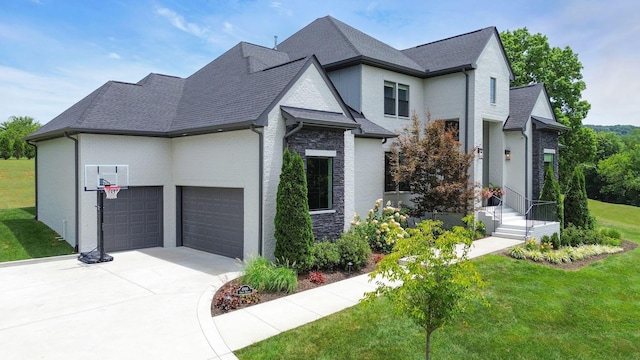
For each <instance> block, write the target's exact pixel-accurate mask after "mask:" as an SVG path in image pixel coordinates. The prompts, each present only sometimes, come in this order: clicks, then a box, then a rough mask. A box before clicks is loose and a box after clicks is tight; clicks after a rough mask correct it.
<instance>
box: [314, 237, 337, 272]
mask: <svg viewBox="0 0 640 360" xmlns="http://www.w3.org/2000/svg"><path fill="white" fill-rule="evenodd" d="M338 265H340V251H339V250H338V245H337V244H336V243H333V242H331V241H320V242H316V243H315V244H313V267H314V268H316V269H324V270H332V269H333V268H335V267H336V266H338Z"/></svg>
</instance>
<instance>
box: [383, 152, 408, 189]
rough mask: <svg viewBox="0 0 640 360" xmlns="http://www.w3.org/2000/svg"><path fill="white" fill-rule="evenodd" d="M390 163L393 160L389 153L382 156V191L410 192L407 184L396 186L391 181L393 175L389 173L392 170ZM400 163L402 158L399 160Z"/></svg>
mask: <svg viewBox="0 0 640 360" xmlns="http://www.w3.org/2000/svg"><path fill="white" fill-rule="evenodd" d="M392 161H393V158H392V156H391V153H390V152H388V153H385V154H384V191H385V192H390V191H396V190H398V191H410V190H411V188H410V187H409V183H407V182H401V183H399V184H397V183H396V182H395V180H393V174H392V173H391V169H392V166H393V164H392ZM400 161H402V158H400Z"/></svg>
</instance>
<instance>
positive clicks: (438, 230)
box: [364, 220, 484, 359]
mask: <svg viewBox="0 0 640 360" xmlns="http://www.w3.org/2000/svg"><path fill="white" fill-rule="evenodd" d="M407 232H408V233H409V236H408V237H407V238H401V239H398V241H397V242H396V245H395V247H394V249H393V251H392V252H391V254H389V255H387V256H385V257H384V258H383V259H382V260H381V261H380V262H378V267H377V269H376V270H375V271H373V272H372V273H371V274H370V277H371V278H372V279H373V278H375V277H376V276H378V275H380V276H382V278H384V279H385V280H386V281H385V282H382V281H380V282H378V288H377V289H376V290H375V291H373V292H370V293H367V294H366V296H365V299H364V302H365V304H367V303H370V302H372V301H375V299H376V298H377V297H378V296H380V295H384V296H386V297H387V298H388V299H390V300H391V303H392V304H393V310H394V311H395V312H397V313H398V314H403V315H407V316H409V317H410V318H411V319H412V320H413V321H414V322H415V323H416V324H418V325H420V326H421V327H422V328H424V330H425V332H426V335H427V343H426V353H427V356H426V358H427V359H430V358H431V334H433V332H434V331H436V330H437V329H439V328H441V327H442V326H443V325H444V324H445V323H446V322H447V321H449V320H451V319H452V318H453V317H454V316H456V315H457V314H460V313H462V312H464V311H465V309H466V306H467V305H470V304H471V303H472V302H473V301H474V300H484V298H483V296H482V295H481V294H480V288H482V287H483V286H484V283H483V281H482V279H481V277H480V274H479V273H478V272H477V271H476V269H475V266H474V265H473V263H472V262H471V261H469V260H468V258H467V256H468V252H469V248H470V246H471V243H472V238H473V236H472V231H469V229H465V228H463V227H460V226H456V227H454V228H453V229H452V230H448V231H445V230H443V229H442V222H440V221H432V220H426V221H423V222H421V223H419V224H418V225H417V227H416V228H415V229H407ZM460 243H461V244H463V245H464V246H463V251H462V254H461V255H458V254H457V252H456V244H460Z"/></svg>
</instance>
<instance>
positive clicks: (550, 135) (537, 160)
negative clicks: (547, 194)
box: [531, 127, 559, 200]
mask: <svg viewBox="0 0 640 360" xmlns="http://www.w3.org/2000/svg"><path fill="white" fill-rule="evenodd" d="M532 145H533V146H532V152H533V154H531V158H532V169H531V176H532V179H533V181H532V183H533V185H532V186H533V189H531V194H532V196H533V199H532V200H538V199H539V198H540V192H541V191H542V186H543V185H544V149H554V150H555V151H556V153H555V156H554V163H553V173H554V174H555V176H556V180H557V179H558V156H559V154H558V133H557V132H555V131H543V130H537V129H536V128H535V127H534V130H533V144H532Z"/></svg>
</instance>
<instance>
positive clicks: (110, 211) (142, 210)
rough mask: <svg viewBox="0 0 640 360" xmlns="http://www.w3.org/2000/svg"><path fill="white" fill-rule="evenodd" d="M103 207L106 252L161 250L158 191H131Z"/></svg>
mask: <svg viewBox="0 0 640 360" xmlns="http://www.w3.org/2000/svg"><path fill="white" fill-rule="evenodd" d="M103 196H104V194H103ZM103 203H104V222H103V231H104V248H105V250H106V251H119V250H131V249H141V248H148V247H154V246H162V187H160V186H145V187H131V188H129V189H126V190H121V191H120V192H119V193H118V198H117V199H113V200H111V199H109V200H107V199H105V200H104V202H103Z"/></svg>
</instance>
